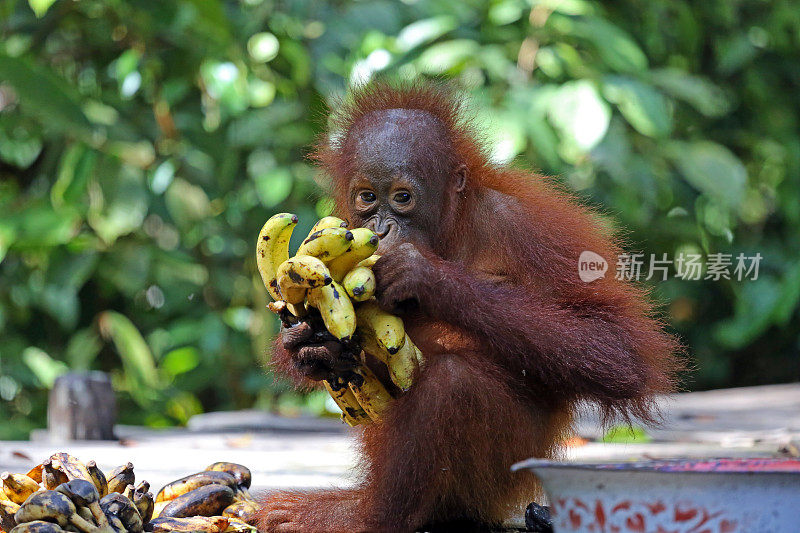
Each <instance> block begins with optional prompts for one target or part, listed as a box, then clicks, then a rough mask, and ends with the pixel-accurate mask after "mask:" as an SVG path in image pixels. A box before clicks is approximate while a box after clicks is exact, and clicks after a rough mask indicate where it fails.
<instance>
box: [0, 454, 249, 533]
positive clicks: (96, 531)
mask: <svg viewBox="0 0 800 533" xmlns="http://www.w3.org/2000/svg"><path fill="white" fill-rule="evenodd" d="M0 480H2V486H0V532H6V533H62V532H65V531H77V532H83V533H126V532H130V533H141V532H142V531H154V532H166V531H193V532H255V531H256V528H255V527H253V526H252V525H251V524H253V523H255V513H256V510H257V506H256V503H255V502H254V501H253V499H252V498H251V497H250V495H249V493H248V490H247V489H248V488H249V486H250V480H251V476H250V470H248V469H247V468H246V467H244V466H242V465H237V464H235V463H214V464H212V465H210V466H209V467H208V468H206V470H205V471H203V472H199V473H197V474H193V475H191V476H187V477H185V478H182V479H179V480H176V481H173V482H172V483H169V484H168V485H166V486H165V487H164V488H163V489H161V491H159V493H158V495H157V496H156V497H155V498H154V497H153V493H152V492H150V484H149V483H148V482H147V481H142V482H141V483H139V484H138V485H135V482H136V478H135V476H134V473H133V465H132V464H131V463H127V464H125V465H122V466H120V467H118V468H116V469H114V470H113V471H112V472H110V473H109V474H108V475H106V474H104V473H103V471H102V470H100V469H99V468H98V467H97V464H96V463H95V462H94V461H90V462H88V463H85V464H84V463H82V462H81V461H79V460H78V459H76V458H75V457H73V456H71V455H69V454H66V453H56V454H53V455H52V456H50V457H49V458H48V459H47V460H45V461H44V462H43V463H41V464H39V465H37V466H36V467H34V468H33V469H31V470H30V471H29V472H28V473H27V474H10V473H8V472H4V473H3V474H2V475H0Z"/></svg>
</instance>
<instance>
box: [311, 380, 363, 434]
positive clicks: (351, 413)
mask: <svg viewBox="0 0 800 533" xmlns="http://www.w3.org/2000/svg"><path fill="white" fill-rule="evenodd" d="M323 383H324V384H325V388H326V389H327V391H328V394H330V395H331V398H333V401H334V402H336V405H338V406H339V409H340V410H341V411H342V420H343V421H344V422H345V423H347V425H348V426H350V427H355V426H360V425H361V424H366V423H367V422H369V421H370V420H371V418H370V417H369V415H368V414H367V412H366V411H365V410H364V408H363V407H361V404H360V403H358V399H357V398H356V396H355V395H354V394H353V391H351V390H350V387H348V386H347V385H345V386H342V387H340V388H339V390H334V389H333V387H331V384H330V383H329V382H328V381H324V382H323Z"/></svg>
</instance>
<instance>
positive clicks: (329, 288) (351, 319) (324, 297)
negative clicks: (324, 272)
mask: <svg viewBox="0 0 800 533" xmlns="http://www.w3.org/2000/svg"><path fill="white" fill-rule="evenodd" d="M308 304H309V305H311V306H313V307H316V308H317V309H319V313H320V315H322V321H323V322H324V323H325V327H326V328H327V330H328V331H329V332H330V334H331V335H333V336H334V337H336V338H337V339H348V338H350V337H351V336H352V335H353V333H355V331H356V314H355V311H354V309H353V302H351V301H350V298H348V297H347V293H346V292H345V291H344V289H343V288H342V286H341V285H339V284H338V283H336V282H335V281H334V282H332V283H331V284H330V285H325V286H324V287H318V288H316V289H311V290H310V291H308Z"/></svg>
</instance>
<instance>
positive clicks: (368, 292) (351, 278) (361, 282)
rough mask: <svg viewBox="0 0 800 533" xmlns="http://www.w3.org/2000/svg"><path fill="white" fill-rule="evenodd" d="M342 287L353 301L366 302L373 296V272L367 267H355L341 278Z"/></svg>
mask: <svg viewBox="0 0 800 533" xmlns="http://www.w3.org/2000/svg"><path fill="white" fill-rule="evenodd" d="M342 287H344V290H345V291H346V292H347V294H348V296H350V298H352V299H353V301H354V302H366V301H367V300H369V299H370V298H372V297H373V296H375V274H374V273H373V272H372V269H370V268H367V267H356V268H354V269H353V270H351V271H350V272H348V273H347V275H346V276H345V277H344V279H342Z"/></svg>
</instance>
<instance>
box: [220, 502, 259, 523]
mask: <svg viewBox="0 0 800 533" xmlns="http://www.w3.org/2000/svg"><path fill="white" fill-rule="evenodd" d="M258 509H259V505H258V504H257V503H256V502H250V501H246V502H235V503H232V504H230V505H229V506H227V507H226V508H225V509H223V511H222V516H224V517H226V518H238V519H239V520H242V521H244V522H247V523H250V522H255V520H256V515H257V514H258Z"/></svg>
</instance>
